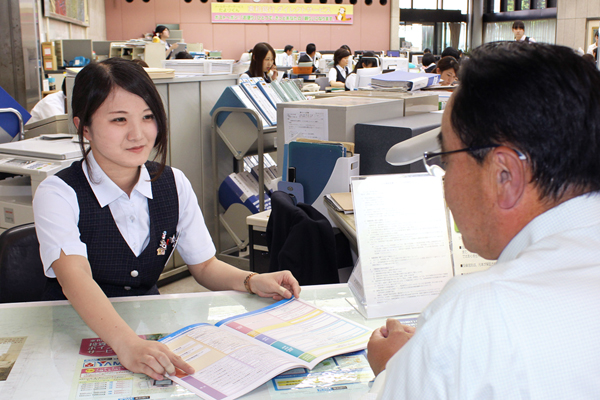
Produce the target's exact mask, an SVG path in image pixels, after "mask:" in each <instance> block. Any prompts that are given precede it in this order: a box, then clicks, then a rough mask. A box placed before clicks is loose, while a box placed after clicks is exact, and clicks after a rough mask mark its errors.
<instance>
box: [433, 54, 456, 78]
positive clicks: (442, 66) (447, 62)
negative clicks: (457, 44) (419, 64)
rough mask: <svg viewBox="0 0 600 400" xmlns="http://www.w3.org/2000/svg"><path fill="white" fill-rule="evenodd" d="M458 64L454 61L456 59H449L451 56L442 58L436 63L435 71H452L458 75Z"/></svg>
mask: <svg viewBox="0 0 600 400" xmlns="http://www.w3.org/2000/svg"><path fill="white" fill-rule="evenodd" d="M459 65H460V64H459V63H458V61H456V58H454V57H451V56H446V57H442V58H441V59H440V61H438V63H437V65H436V70H437V69H439V70H440V72H444V71H446V70H447V69H454V73H455V74H457V75H458V67H459Z"/></svg>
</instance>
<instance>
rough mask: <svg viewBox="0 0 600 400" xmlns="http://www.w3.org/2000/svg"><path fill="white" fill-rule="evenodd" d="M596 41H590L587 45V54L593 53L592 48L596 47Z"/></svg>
mask: <svg viewBox="0 0 600 400" xmlns="http://www.w3.org/2000/svg"><path fill="white" fill-rule="evenodd" d="M597 47H598V46H596V43H592V44H590V45H589V46H588V49H587V54H591V55H594V49H595V48H597Z"/></svg>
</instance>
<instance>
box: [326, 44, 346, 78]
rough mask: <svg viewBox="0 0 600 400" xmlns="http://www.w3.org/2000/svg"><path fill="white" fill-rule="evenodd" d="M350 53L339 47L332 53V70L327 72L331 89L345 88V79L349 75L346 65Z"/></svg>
mask: <svg viewBox="0 0 600 400" xmlns="http://www.w3.org/2000/svg"><path fill="white" fill-rule="evenodd" d="M350 56H351V54H350V52H349V51H348V50H346V49H345V48H342V47H340V48H339V49H337V50H336V51H335V53H333V68H331V69H330V70H329V73H328V75H327V76H328V78H329V86H331V87H339V88H345V87H346V78H347V77H348V75H350V70H349V69H348V63H349V61H350Z"/></svg>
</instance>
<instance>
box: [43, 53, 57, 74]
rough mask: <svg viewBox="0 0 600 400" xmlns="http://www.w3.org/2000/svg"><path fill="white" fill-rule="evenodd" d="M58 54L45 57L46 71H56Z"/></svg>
mask: <svg viewBox="0 0 600 400" xmlns="http://www.w3.org/2000/svg"><path fill="white" fill-rule="evenodd" d="M56 69H57V66H56V56H52V57H44V70H46V71H56Z"/></svg>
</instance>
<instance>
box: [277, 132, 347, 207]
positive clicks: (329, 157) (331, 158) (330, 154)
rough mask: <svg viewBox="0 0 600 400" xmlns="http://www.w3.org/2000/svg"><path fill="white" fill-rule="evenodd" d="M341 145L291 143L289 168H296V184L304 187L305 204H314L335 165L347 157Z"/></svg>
mask: <svg viewBox="0 0 600 400" xmlns="http://www.w3.org/2000/svg"><path fill="white" fill-rule="evenodd" d="M345 152H346V151H345V148H344V146H342V145H339V144H321V143H304V142H291V143H290V144H289V161H288V165H289V167H294V168H296V182H298V183H301V184H302V186H303V187H304V202H305V203H306V204H313V203H314V202H315V201H316V200H317V199H319V200H320V196H319V195H320V194H321V192H322V190H323V188H324V187H325V186H326V185H327V182H328V181H329V177H330V176H331V174H332V172H333V169H334V167H335V164H336V162H337V160H338V158H340V157H344V156H345Z"/></svg>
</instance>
